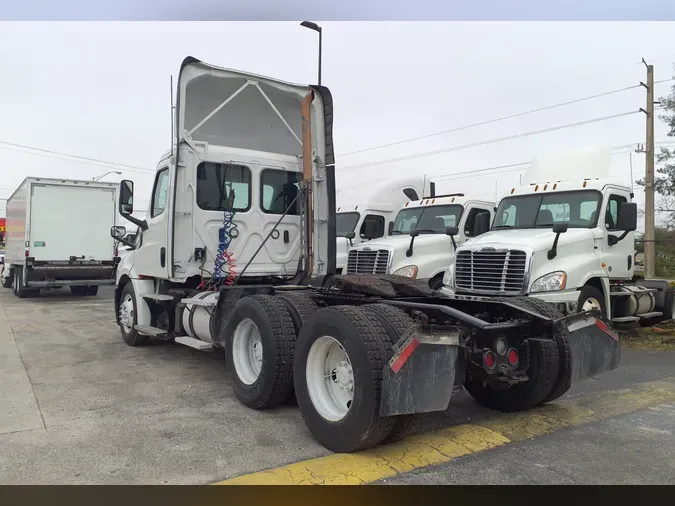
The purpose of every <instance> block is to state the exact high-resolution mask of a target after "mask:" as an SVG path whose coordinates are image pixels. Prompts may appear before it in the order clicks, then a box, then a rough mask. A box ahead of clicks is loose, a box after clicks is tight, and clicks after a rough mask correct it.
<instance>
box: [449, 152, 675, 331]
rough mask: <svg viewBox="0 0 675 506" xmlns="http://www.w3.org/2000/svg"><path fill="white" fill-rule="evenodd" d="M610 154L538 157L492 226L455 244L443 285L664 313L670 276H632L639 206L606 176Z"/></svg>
mask: <svg viewBox="0 0 675 506" xmlns="http://www.w3.org/2000/svg"><path fill="white" fill-rule="evenodd" d="M610 162H611V150H610V149H602V150H586V151H579V152H576V153H570V154H567V155H557V156H553V157H546V158H539V159H535V160H534V161H533V162H532V164H531V165H530V168H529V169H528V171H527V174H526V176H525V178H524V181H525V182H526V183H527V184H526V185H524V186H521V187H518V188H513V189H511V190H510V191H509V193H508V194H507V195H506V196H505V197H504V198H503V199H502V200H501V202H500V203H499V206H498V209H497V212H496V215H495V218H494V221H493V224H492V229H491V230H490V231H489V232H488V233H486V234H483V235H481V236H480V237H477V238H475V239H472V240H470V241H467V242H466V243H465V244H464V245H462V246H460V247H459V248H458V249H457V253H456V255H455V257H454V263H453V265H452V266H451V268H450V269H449V270H448V275H447V276H446V278H445V280H444V284H445V285H446V287H447V288H449V289H450V290H451V291H453V292H454V293H455V294H457V295H479V296H481V295H483V296H521V295H528V296H532V297H537V298H539V299H542V300H545V301H548V302H551V303H554V304H556V305H558V306H559V307H560V309H561V310H563V311H564V312H566V313H574V312H580V311H589V310H600V311H602V312H603V313H604V314H606V315H607V316H608V317H609V318H611V319H612V320H613V321H614V322H617V323H619V322H633V321H635V322H637V321H639V322H641V323H642V324H651V323H654V322H656V321H661V320H663V319H670V318H671V317H672V314H673V293H672V289H671V288H670V286H669V284H668V283H667V282H666V281H662V280H638V279H635V248H634V242H633V235H634V231H635V230H636V228H637V206H636V204H635V203H633V202H632V198H633V194H632V192H631V189H630V188H629V187H626V186H624V185H621V184H617V183H616V182H614V181H613V180H612V178H610V177H609V176H608V174H609V167H610ZM575 175H576V176H577V177H574V176H575ZM596 175H598V176H600V177H589V176H596Z"/></svg>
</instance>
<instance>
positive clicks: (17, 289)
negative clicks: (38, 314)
mask: <svg viewBox="0 0 675 506" xmlns="http://www.w3.org/2000/svg"><path fill="white" fill-rule="evenodd" d="M14 272H15V273H16V276H15V277H14V295H16V296H17V297H19V298H20V299H27V298H29V297H37V296H39V295H40V289H39V288H24V286H23V269H21V268H18V269H14Z"/></svg>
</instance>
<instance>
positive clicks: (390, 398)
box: [380, 332, 459, 416]
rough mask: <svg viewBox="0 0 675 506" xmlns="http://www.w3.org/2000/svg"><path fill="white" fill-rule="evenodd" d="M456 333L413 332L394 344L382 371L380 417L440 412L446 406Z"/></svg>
mask: <svg viewBox="0 0 675 506" xmlns="http://www.w3.org/2000/svg"><path fill="white" fill-rule="evenodd" d="M458 344H459V332H457V334H454V333H452V334H443V335H438V334H436V335H430V334H423V333H419V332H414V333H413V334H412V335H409V336H407V337H403V338H402V339H401V340H400V341H399V342H398V343H396V345H394V356H393V357H392V359H391V360H390V361H389V364H388V365H387V367H385V368H384V371H383V378H382V379H383V388H382V400H381V403H380V416H392V415H405V414H412V413H426V412H429V411H443V410H445V409H447V408H448V405H449V404H450V397H451V395H452V390H453V386H454V384H455V374H456V371H457V359H458V355H459V346H458Z"/></svg>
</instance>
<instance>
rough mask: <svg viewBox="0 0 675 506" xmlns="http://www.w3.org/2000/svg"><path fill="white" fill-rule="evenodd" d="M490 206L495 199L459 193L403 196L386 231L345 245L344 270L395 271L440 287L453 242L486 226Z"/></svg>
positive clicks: (431, 286) (351, 272)
mask: <svg viewBox="0 0 675 506" xmlns="http://www.w3.org/2000/svg"><path fill="white" fill-rule="evenodd" d="M494 207H495V204H494V202H488V201H485V200H481V199H476V198H471V197H467V196H465V195H464V194H463V193H454V194H449V195H438V196H437V197H433V196H429V197H426V198H423V199H417V200H414V201H410V202H406V203H405V204H403V205H402V206H401V209H400V210H399V211H398V214H397V215H396V218H395V220H394V221H393V222H392V224H391V226H390V228H389V231H388V235H387V236H386V237H382V238H380V239H374V240H371V241H368V242H365V243H361V244H359V245H357V246H354V247H353V248H351V249H350V250H349V255H348V258H347V269H346V271H345V272H346V273H347V274H396V275H398V276H405V277H408V278H413V279H419V280H424V281H426V282H427V283H428V284H429V287H430V288H432V289H439V288H441V287H442V286H443V276H444V275H445V271H446V270H447V268H448V265H449V264H450V263H451V259H452V257H453V255H454V253H455V251H454V248H455V247H456V246H457V245H459V244H462V243H463V242H464V241H466V240H467V239H469V238H471V237H475V236H476V235H480V234H481V233H483V232H486V231H487V230H488V228H489V224H490V220H491V218H492V216H493V215H494ZM477 216H478V217H479V220H478V221H476V217H477ZM481 218H482V219H481ZM480 224H485V225H484V228H483V230H480V229H477V228H476V225H480Z"/></svg>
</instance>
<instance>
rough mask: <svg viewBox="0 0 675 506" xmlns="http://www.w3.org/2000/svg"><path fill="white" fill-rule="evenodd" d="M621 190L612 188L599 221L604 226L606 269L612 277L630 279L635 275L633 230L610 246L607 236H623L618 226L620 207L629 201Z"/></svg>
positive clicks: (601, 227) (604, 259) (603, 246)
mask: <svg viewBox="0 0 675 506" xmlns="http://www.w3.org/2000/svg"><path fill="white" fill-rule="evenodd" d="M623 193H624V192H622V191H619V190H610V192H609V194H608V196H607V199H606V202H605V207H604V209H603V212H602V214H601V215H600V220H599V223H598V226H599V228H600V229H601V230H602V229H603V228H604V230H605V233H604V234H603V235H604V237H603V240H602V251H603V253H604V255H603V261H604V262H605V263H606V264H607V267H606V270H607V273H608V275H609V277H610V278H613V279H628V278H630V277H632V275H633V269H634V265H633V256H634V247H633V236H634V234H633V232H631V233H630V234H628V235H627V236H626V237H625V238H624V239H623V241H619V242H618V243H617V244H615V245H614V246H610V245H609V242H608V239H607V237H608V236H609V235H614V236H621V235H622V234H623V230H620V229H619V228H618V223H619V209H620V208H621V204H622V203H623V202H628V197H627V195H624V194H623Z"/></svg>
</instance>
